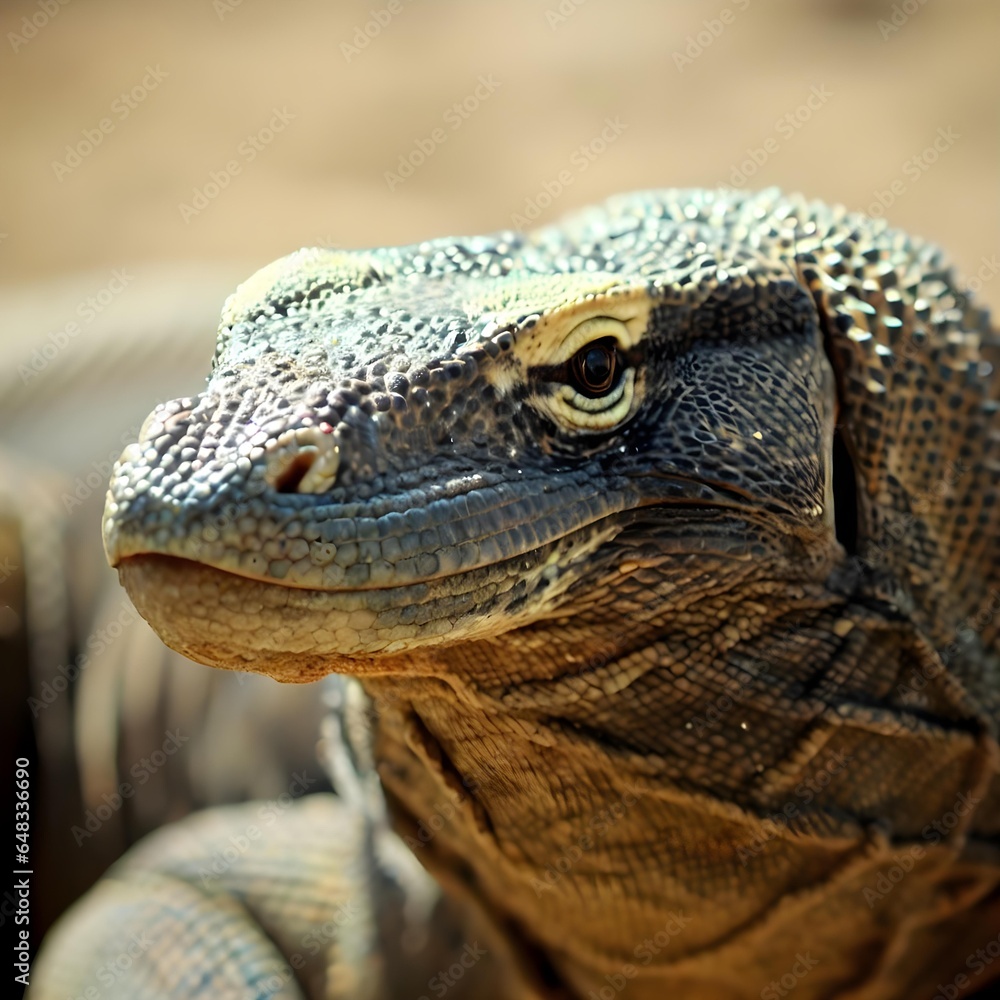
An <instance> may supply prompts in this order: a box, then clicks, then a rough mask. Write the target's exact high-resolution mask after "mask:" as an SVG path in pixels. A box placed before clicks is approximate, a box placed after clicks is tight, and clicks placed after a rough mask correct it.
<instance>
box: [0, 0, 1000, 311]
mask: <svg viewBox="0 0 1000 1000" xmlns="http://www.w3.org/2000/svg"><path fill="white" fill-rule="evenodd" d="M45 4H48V5H49V6H50V8H51V9H55V10H57V13H55V14H54V15H52V16H50V17H48V18H47V19H46V16H45V14H44V11H43V7H44V6H45ZM392 9H395V10H397V11H398V12H397V13H392ZM724 10H729V11H730V12H731V18H730V23H728V24H722V22H721V21H720V20H719V18H720V15H721V13H722V12H723V11H724ZM908 10H912V11H913V13H912V14H907V13H906V12H907V11H908ZM372 11H381V12H383V18H385V15H386V14H388V15H389V17H388V20H387V23H385V24H383V25H378V24H377V23H376V25H375V27H376V28H377V29H378V32H377V34H375V37H373V38H370V40H369V41H368V44H367V46H366V47H364V48H360V47H359V46H357V45H355V44H354V40H355V38H356V35H357V33H358V30H359V29H361V30H362V31H363V30H364V26H365V23H366V22H369V21H371V20H372V13H371V12H372ZM40 12H42V13H40ZM894 13H895V18H896V21H897V22H898V23H897V24H893V20H892V19H893V16H894ZM33 16H34V17H35V20H36V21H37V22H41V23H42V26H41V27H40V28H38V29H37V31H36V32H35V34H34V36H33V37H30V38H28V37H27V34H28V32H26V31H25V30H24V23H23V19H24V18H25V17H28V18H29V19H30V18H32V17H33ZM706 20H707V21H709V22H711V21H713V20H715V21H718V23H719V24H721V25H722V29H723V30H722V31H721V33H720V34H718V35H717V36H712V35H711V34H710V33H707V32H708V29H707V28H706V27H705V24H704V22H705V21H706ZM880 21H882V22H884V24H886V25H889V26H890V27H889V29H887V28H885V27H884V26H883V27H880V25H879V22H880ZM897 27H898V30H892V29H896V28H897ZM998 27H1000V9H998V5H997V4H996V3H995V2H994V0H948V2H945V0H923V2H919V0H905V2H904V0H899V2H896V0H872V2H864V0H857V2H853V3H852V2H836V0H808V2H805V0H729V2H728V3H725V2H723V0H685V2H679V3H662V2H659V3H657V2H654V0H646V2H643V0H614V2H612V0H561V2H560V0H535V2H530V0H515V2H504V3H499V2H496V3H478V2H474V3H458V2H455V0H452V2H443V0H393V2H392V3H391V4H389V3H388V0H365V2H347V3H343V2H342V3H322V2H318V0H298V2H295V3H284V4H281V3H276V2H271V3H268V2H264V0H214V2H213V0H175V2H170V3H167V2H162V3H153V2H145V3H135V2H128V0H69V2H68V3H65V5H64V6H63V5H61V4H60V2H59V0H17V2H6V3H4V4H3V6H2V10H0V35H2V36H3V38H0V52H2V56H0V95H2V97H0V136H2V139H0V143H2V154H0V232H4V233H6V236H5V237H4V238H3V241H2V243H0V283H3V284H16V283H20V282H25V281H33V280H36V279H39V278H44V277H49V276H53V275H59V274H65V273H68V272H74V271H78V270H81V269H91V268H101V267H106V268H111V267H121V266H129V265H135V266H138V265H139V264H140V263H141V262H146V261H175V260H178V261H192V260H195V261H207V260H218V259H223V260H227V261H228V260H236V261H239V262H246V264H247V266H248V267H252V266H256V265H258V264H263V263H265V262H267V261H269V260H271V259H272V258H274V257H276V256H278V255H280V254H282V253H285V252H287V251H290V250H292V249H296V248H297V247H299V246H300V245H303V244H315V243H321V242H322V243H332V244H337V245H341V246H366V245H373V244H376V245H377V244H387V243H405V242H410V241H416V240H420V239H423V238H425V237H428V236H437V235H447V234H451V233H459V232H461V233H465V232H474V231H487V230H493V229H497V228H501V227H504V226H508V225H510V221H511V217H512V215H513V214H514V213H517V212H519V211H521V210H522V209H523V207H524V205H525V202H526V199H532V198H536V197H537V195H538V194H539V192H541V191H543V190H544V189H545V184H546V182H547V181H552V180H553V179H555V178H557V177H558V175H559V173H560V171H561V170H563V169H569V170H570V171H571V172H572V175H573V179H572V182H571V184H570V185H569V186H568V187H567V188H566V190H565V193H563V194H562V196H561V197H559V198H557V199H556V200H555V202H554V204H553V205H552V206H551V207H550V208H548V209H547V210H546V211H545V212H544V213H543V215H542V217H541V218H542V220H543V221H545V220H552V219H554V218H556V217H557V216H558V215H559V214H560V213H561V212H564V211H566V210H568V209H571V208H573V207H574V206H577V205H581V204H585V203H587V202H590V201H592V200H595V199H599V198H601V197H603V196H605V195H607V194H609V193H612V192H615V191H618V190H624V189H630V188H643V187H660V186H710V185H716V184H718V183H722V182H726V181H727V180H728V179H729V177H730V175H731V173H732V170H733V168H734V167H738V165H739V164H740V162H741V161H743V160H745V159H746V151H747V149H748V148H753V147H758V148H760V147H761V146H762V143H763V142H764V140H765V139H767V138H768V137H769V136H771V137H774V138H775V140H776V141H777V142H778V144H779V148H778V150H777V152H775V153H773V154H772V155H770V156H769V158H768V159H767V161H766V162H765V163H764V164H763V165H762V166H761V167H760V168H759V170H758V171H757V173H756V176H754V177H753V178H752V179H751V180H750V181H749V185H750V186H763V185H769V184H778V185H780V186H782V187H784V188H786V189H797V190H802V191H804V192H806V193H807V194H809V195H811V196H816V197H820V198H824V199H827V200H831V201H837V202H843V203H845V204H847V205H848V206H849V207H851V208H855V209H864V208H866V207H867V206H868V205H870V204H871V203H872V202H873V201H874V199H875V192H877V191H878V190H887V189H888V187H889V185H890V184H891V182H892V181H893V180H894V179H897V178H900V179H902V180H903V181H904V182H905V185H906V191H905V193H904V194H902V195H901V196H899V197H898V198H897V199H896V203H895V204H894V205H893V206H892V207H891V209H890V211H889V213H888V215H889V217H890V218H891V220H892V221H893V222H894V223H896V224H898V225H900V226H902V227H904V228H908V229H910V230H912V231H915V232H918V233H921V234H923V235H927V236H930V237H932V238H934V239H935V240H937V241H939V242H941V243H942V244H943V245H945V246H946V247H947V248H949V249H950V250H951V251H952V252H953V253H954V256H955V259H956V260H957V262H958V264H959V265H960V267H961V269H962V270H963V273H965V272H968V273H969V274H970V275H971V274H972V273H974V272H975V270H976V268H977V267H978V266H979V264H980V258H981V257H982V256H984V255H985V256H987V257H989V256H990V255H991V254H993V253H995V252H997V251H998V250H1000V247H998V245H997V243H998V231H1000V183H998V165H1000V151H998V143H1000V128H998V94H1000V57H998V52H997V50H998V43H1000V32H998ZM369 28H371V26H369ZM10 33H13V34H15V35H17V36H19V37H21V38H23V39H25V41H24V43H23V44H20V43H18V42H16V41H12V40H11V38H10ZM373 33H374V32H372V31H371V30H369V34H373ZM699 33H701V40H702V41H704V40H705V39H706V38H710V39H711V41H710V44H708V45H707V46H705V47H704V48H703V50H702V51H701V52H700V54H696V55H695V57H694V58H693V59H691V61H690V63H689V64H686V65H683V66H680V67H679V66H678V65H677V59H676V58H675V53H680V54H682V55H685V56H686V55H687V53H689V52H697V48H698V36H699ZM689 38H691V39H694V41H695V46H694V47H690V44H689V42H688V39H689ZM344 45H348V46H350V47H352V48H354V49H355V51H354V53H353V54H352V53H351V52H350V51H348V50H347V49H344V48H343V46H344ZM14 48H16V51H13V49H14ZM148 67H151V68H153V69H154V70H155V69H159V71H160V74H162V79H160V80H159V82H158V83H156V85H155V87H154V88H153V89H150V90H148V92H147V93H146V95H145V97H144V99H143V100H142V101H141V102H136V106H135V107H134V108H129V107H128V104H127V103H120V104H119V105H118V106H117V107H116V110H115V111H113V110H112V106H113V105H114V103H115V101H116V99H120V97H121V95H122V94H123V93H129V92H131V91H132V89H133V88H136V87H138V88H142V87H143V80H144V78H147V77H148V69H147V68H148ZM481 76H483V77H488V78H491V79H492V80H494V81H496V82H497V83H498V86H497V87H496V89H495V90H494V92H493V93H492V94H491V95H490V96H489V97H488V98H487V99H486V100H484V101H482V102H481V103H480V106H479V107H478V109H476V110H475V111H474V112H473V113H471V114H470V115H469V116H468V117H467V118H462V119H460V121H461V126H460V127H459V128H452V127H451V126H450V125H448V124H447V123H446V122H445V115H446V113H447V112H448V110H449V109H450V108H452V106H453V105H454V104H455V103H456V102H458V103H459V104H461V102H462V101H463V100H464V99H465V98H466V97H468V96H469V95H470V94H473V93H474V92H475V89H476V86H477V80H478V78H479V77H481ZM813 87H825V88H826V90H827V91H829V92H830V93H831V94H832V96H831V97H829V99H828V100H826V101H825V103H823V104H822V106H821V107H820V109H819V110H817V111H815V113H814V114H813V115H812V117H811V118H810V119H809V120H808V121H807V122H806V123H805V124H803V125H802V126H801V127H800V128H796V129H795V130H794V132H793V134H791V135H790V137H788V138H785V137H784V136H783V135H782V134H781V133H779V132H777V131H776V129H775V124H776V122H778V121H779V120H781V119H783V118H784V116H785V115H786V114H789V113H792V114H794V112H795V110H796V108H797V107H798V106H799V105H801V104H802V103H803V102H804V101H805V100H806V98H807V97H808V96H809V95H810V92H811V90H812V88H813ZM481 92H482V91H481ZM275 108H277V109H279V110H280V109H285V110H286V111H287V113H288V115H291V116H294V118H293V120H291V121H289V122H288V123H287V125H286V126H285V127H284V130H283V131H281V132H280V133H277V134H275V135H274V137H273V141H271V142H270V143H269V144H268V145H266V146H264V147H263V148H262V149H260V151H259V152H258V153H257V155H256V157H255V159H254V160H253V162H248V161H247V159H246V156H244V155H241V153H240V152H239V150H240V147H241V144H242V143H244V142H245V141H246V140H247V139H248V137H251V136H255V135H256V134H257V133H258V132H259V131H260V130H261V129H262V128H265V127H266V126H267V125H268V123H269V121H270V119H271V118H272V115H273V109H275ZM122 110H124V111H127V112H128V114H127V117H121V111H122ZM608 117H610V118H612V119H617V120H618V121H620V122H621V123H624V125H625V126H626V127H625V129H624V131H622V132H621V133H620V134H619V135H618V137H617V138H616V139H615V141H614V142H613V143H611V144H610V145H609V146H608V148H607V150H606V151H605V152H604V153H602V154H600V155H598V156H597V157H596V158H595V159H594V160H593V161H592V162H589V163H588V168H587V169H586V170H582V171H581V170H579V169H575V168H574V167H573V166H572V165H571V162H570V161H571V157H572V156H573V153H574V151H576V150H577V149H578V147H580V146H581V144H583V145H587V144H589V143H590V142H591V141H592V140H593V139H595V138H596V137H597V136H599V135H600V133H601V131H602V129H603V128H604V127H605V124H604V122H605V118H608ZM104 118H110V119H111V124H112V125H113V130H112V131H110V132H108V133H106V134H105V135H104V138H103V141H102V142H101V144H100V145H99V146H98V147H97V148H96V149H95V150H94V151H93V152H92V153H91V154H90V155H89V156H86V157H85V158H84V159H83V160H82V162H81V163H80V165H79V166H77V167H76V168H75V169H73V170H71V171H70V172H60V173H61V177H59V178H57V176H56V173H57V171H56V170H55V169H54V167H53V164H54V163H55V162H62V163H65V161H66V160H67V150H66V147H67V145H69V146H74V145H76V144H77V143H78V142H80V141H81V139H82V138H83V132H84V130H88V129H90V130H92V129H95V128H96V127H98V123H99V122H100V121H101V119H104ZM453 120H454V119H453ZM438 127H441V128H443V129H444V131H445V132H446V134H447V140H446V141H445V142H443V143H441V144H439V145H437V147H436V149H435V151H434V153H433V155H431V156H430V157H429V158H428V159H427V162H426V163H424V164H423V165H422V166H421V167H420V168H419V169H418V170H416V171H415V173H414V174H413V176H412V177H410V178H408V179H406V180H405V181H404V182H403V183H401V184H399V185H398V186H396V187H395V189H394V190H391V191H390V189H389V185H388V184H387V182H386V179H385V177H384V174H385V173H386V172H387V171H394V170H395V168H396V167H397V165H398V161H399V158H400V156H401V155H405V154H407V153H409V152H410V151H411V150H412V149H413V148H414V144H415V141H416V140H420V139H426V137H428V136H429V135H430V134H431V133H432V130H433V129H435V128H438ZM938 129H952V130H953V132H954V133H956V134H957V135H958V137H959V138H957V140H955V141H954V142H953V143H952V145H951V146H950V148H948V149H947V151H946V152H944V153H943V154H941V155H940V157H939V159H938V160H937V162H936V163H934V164H933V165H932V166H931V168H930V169H927V170H926V171H924V172H922V173H921V174H920V175H919V177H918V179H916V180H912V179H910V178H909V177H908V176H907V174H906V173H904V164H906V163H907V161H909V160H910V159H911V158H912V157H914V156H917V155H919V154H920V153H921V151H922V150H924V149H925V148H926V147H928V146H929V145H932V144H933V142H934V140H935V138H936V137H937V135H938ZM244 148H247V147H244ZM233 160H236V161H238V162H239V164H240V167H241V172H240V173H239V174H238V175H237V176H234V177H233V178H232V181H231V183H230V184H229V185H228V188H226V189H225V190H224V191H222V193H221V194H220V195H219V196H218V197H217V198H215V199H214V200H212V201H211V202H210V203H209V205H208V207H207V208H205V209H204V210H203V211H202V212H201V213H200V214H198V215H197V216H195V217H191V218H189V219H188V220H187V221H185V219H183V218H182V215H181V211H180V208H179V206H180V205H182V204H185V203H188V204H190V202H191V201H192V197H193V193H194V191H195V189H198V188H204V187H205V185H206V184H208V183H209V182H210V180H211V174H212V173H213V172H218V171H224V170H225V167H226V165H227V163H229V162H230V161H233ZM912 173H913V170H912V169H911V174H912ZM998 285H1000V283H998ZM135 291H136V292H138V291H139V289H138V288H136V289H135ZM985 294H986V296H987V298H989V299H991V300H992V301H993V302H1000V293H998V291H997V289H996V287H988V288H987V291H986V293H985Z"/></svg>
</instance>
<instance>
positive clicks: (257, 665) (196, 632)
mask: <svg viewBox="0 0 1000 1000" xmlns="http://www.w3.org/2000/svg"><path fill="white" fill-rule="evenodd" d="M118 573H119V577H120V580H121V583H122V585H123V586H124V587H125V589H126V591H127V592H128V594H129V597H130V598H131V599H132V602H133V603H134V604H135V606H136V609H137V610H138V611H139V613H140V614H141V615H142V617H143V618H145V619H146V621H147V622H149V624H150V625H151V626H152V628H153V630H154V631H155V632H156V633H157V635H159V637H160V638H161V639H162V640H163V641H164V642H165V643H166V644H167V645H168V646H170V647H171V648H172V649H175V650H177V652H179V653H182V654H183V655H184V656H187V657H189V658H190V659H192V660H195V661H197V662H199V663H204V664H206V665H208V666H212V667H219V668H222V669H229V670H240V671H251V672H255V673H262V674H267V675H269V676H271V677H273V678H275V679H276V680H279V681H283V682H288V683H307V682H310V681H314V680H318V679H319V678H320V677H323V676H325V675H326V674H329V673H334V672H336V673H349V674H355V675H359V676H363V675H370V674H391V673H404V672H405V673H407V674H411V675H412V674H415V673H435V672H437V673H439V672H440V664H439V663H436V664H432V663H431V661H430V656H429V654H428V650H433V649H436V648H440V646H441V645H442V644H444V643H453V642H456V641H467V640H468V639H470V638H474V637H475V631H476V629H477V627H478V628H479V629H482V630H484V631H488V632H495V631H496V623H495V622H490V616H491V614H495V613H500V612H499V610H494V611H491V609H490V601H491V600H492V601H497V602H499V601H501V600H502V599H504V598H505V596H506V591H507V590H509V589H510V588H512V587H513V585H514V584H513V582H508V581H506V580H501V581H497V580H491V579H488V578H487V579H484V580H482V581H477V580H473V581H468V582H470V583H471V584H472V585H471V586H470V587H469V588H468V589H466V590H462V589H461V588H457V587H456V583H457V581H455V580H453V579H452V580H445V581H440V582H439V583H440V585H437V583H431V584H414V585H411V586H408V587H399V588H395V589H393V590H378V591H352V592H347V591H344V592H333V591H320V590H309V589H305V588H301V587H287V586H282V585H281V584H278V583H268V582H266V581H262V580H255V579H251V578H249V577H244V576H240V575H238V574H235V573H230V572H228V571H226V570H222V569H218V568H215V567H212V566H207V565H204V564H202V563H198V562H194V561H191V560H187V559H182V558H178V557H175V556H164V555H158V554H142V555H134V556H129V557H127V558H125V559H122V560H121V561H120V562H119V564H118ZM463 582H465V581H463ZM449 584H450V589H449ZM463 618H464V619H465V620H464V621H463ZM476 623H478V625H477V624H476Z"/></svg>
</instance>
